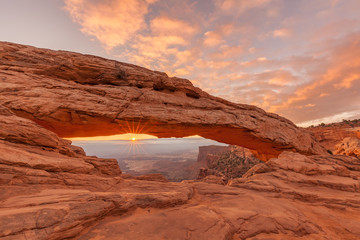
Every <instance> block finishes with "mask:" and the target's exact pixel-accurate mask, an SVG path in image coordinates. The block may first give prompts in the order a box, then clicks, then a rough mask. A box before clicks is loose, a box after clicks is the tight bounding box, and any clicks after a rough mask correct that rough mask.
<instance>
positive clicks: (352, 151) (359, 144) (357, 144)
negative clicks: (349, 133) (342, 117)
mask: <svg viewBox="0 0 360 240" xmlns="http://www.w3.org/2000/svg"><path fill="white" fill-rule="evenodd" d="M334 154H340V155H347V156H354V157H357V158H360V139H358V138H350V137H347V138H344V139H343V141H342V142H341V143H339V144H338V145H336V146H335V151H334Z"/></svg>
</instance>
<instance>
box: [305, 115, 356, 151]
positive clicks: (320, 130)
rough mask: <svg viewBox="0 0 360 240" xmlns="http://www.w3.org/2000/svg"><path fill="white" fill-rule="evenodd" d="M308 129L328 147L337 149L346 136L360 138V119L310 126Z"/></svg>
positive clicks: (331, 149)
mask: <svg viewBox="0 0 360 240" xmlns="http://www.w3.org/2000/svg"><path fill="white" fill-rule="evenodd" d="M308 130H309V131H310V132H312V133H313V134H314V136H315V138H316V139H317V140H318V141H319V142H320V143H321V145H323V146H324V147H325V148H326V149H328V150H330V151H335V150H336V145H338V144H340V143H341V142H342V141H343V140H344V139H345V138H348V137H350V138H357V139H360V119H357V120H353V121H348V120H344V121H343V122H339V123H332V124H328V125H323V126H322V125H319V126H317V127H309V128H308Z"/></svg>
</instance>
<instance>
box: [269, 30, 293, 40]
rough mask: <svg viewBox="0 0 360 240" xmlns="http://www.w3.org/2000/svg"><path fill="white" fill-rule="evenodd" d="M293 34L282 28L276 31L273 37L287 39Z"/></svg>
mask: <svg viewBox="0 0 360 240" xmlns="http://www.w3.org/2000/svg"><path fill="white" fill-rule="evenodd" d="M291 33H292V31H291V29H288V28H281V29H276V30H274V32H273V36H274V37H277V38H287V37H290V36H291Z"/></svg>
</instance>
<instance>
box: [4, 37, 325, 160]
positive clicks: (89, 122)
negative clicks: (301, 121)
mask: <svg viewBox="0 0 360 240" xmlns="http://www.w3.org/2000/svg"><path fill="white" fill-rule="evenodd" d="M0 79H1V85H0V91H1V95H0V104H3V105H4V106H6V107H8V108H9V109H11V110H12V111H13V112H15V113H16V114H17V115H18V116H21V117H25V118H28V119H31V120H34V121H35V122H36V123H38V124H40V125H41V126H43V127H45V128H47V129H49V130H51V131H53V132H55V133H57V134H58V135H59V136H61V137H80V136H100V135H114V134H121V133H126V132H142V133H147V134H151V135H154V136H158V137H185V136H190V135H200V136H203V137H205V138H208V139H213V140H216V141H220V142H224V143H228V144H233V145H239V146H244V147H246V148H249V149H252V150H253V151H254V152H255V153H256V154H257V156H258V157H259V158H260V159H263V160H267V159H269V158H271V157H276V156H278V155H279V153H281V152H282V151H284V150H291V151H296V152H300V153H303V154H326V152H325V150H324V149H323V148H322V147H321V146H320V145H319V144H318V143H317V142H316V141H315V140H314V139H313V137H312V136H311V135H310V134H309V133H308V132H307V131H306V130H304V129H299V128H297V127H296V126H295V125H294V124H293V123H292V122H290V121H289V120H287V119H285V118H283V117H280V116H278V115H276V114H272V113H266V112H265V111H263V110H262V109H260V108H257V107H254V106H249V105H244V104H234V103H230V102H228V101H226V100H223V99H220V98H217V97H213V96H210V95H209V94H207V93H205V92H203V91H201V90H200V89H199V88H195V87H194V86H193V85H192V84H191V83H190V81H188V80H186V79H180V78H176V77H168V76H167V75H166V74H165V73H161V72H157V71H150V70H148V69H145V68H141V67H138V66H135V65H131V64H126V63H120V62H116V61H113V60H106V59H103V58H100V57H95V56H89V55H82V54H78V53H71V52H65V51H51V50H46V49H38V48H34V47H29V46H24V45H18V44H11V43H6V42H0Z"/></svg>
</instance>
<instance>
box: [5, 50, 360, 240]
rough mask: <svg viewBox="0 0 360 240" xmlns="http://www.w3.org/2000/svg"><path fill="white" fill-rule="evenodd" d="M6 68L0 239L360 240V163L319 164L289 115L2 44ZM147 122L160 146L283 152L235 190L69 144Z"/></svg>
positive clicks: (90, 61)
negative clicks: (128, 166)
mask: <svg viewBox="0 0 360 240" xmlns="http://www.w3.org/2000/svg"><path fill="white" fill-rule="evenodd" d="M0 64H1V65H0V83H1V84H0V239H4V240H15V239H16V240H17V239H36V240H40V239H47V240H48V239H50V240H55V239H109V240H111V239H117V240H119V239H120V240H121V239H134V240H135V239H179V240H183V239H194V240H195V239H196V240H201V239H204V240H205V239H206V240H208V239H214V240H215V239H216V240H219V239H224V240H228V239H254V240H255V239H354V240H355V239H359V238H360V231H359V227H358V226H359V224H360V217H359V216H360V183H359V179H360V160H359V159H357V158H355V157H350V156H331V155H328V154H327V155H311V154H312V153H322V152H324V150H323V149H322V147H321V146H320V145H319V144H318V143H317V141H316V140H314V139H313V138H312V137H311V136H310V134H308V133H307V132H302V131H303V130H302V129H298V128H297V127H296V126H295V125H293V124H292V123H291V122H289V121H287V120H285V119H283V118H281V117H278V116H276V115H273V114H268V113H265V112H263V111H262V110H260V109H258V108H255V107H251V106H246V105H237V104H232V103H228V102H226V101H224V100H221V99H217V98H214V97H211V96H209V95H207V94H206V93H203V92H202V91H200V90H198V89H196V88H194V87H192V85H191V84H190V83H189V82H187V81H185V80H181V79H180V80H179V79H173V78H167V77H166V76H165V75H164V74H161V73H156V72H152V71H149V70H146V69H143V68H140V67H136V66H133V65H130V64H122V63H116V62H114V61H110V60H105V59H101V58H97V57H93V56H84V55H80V54H75V53H68V52H61V51H59V52H54V51H50V50H44V49H36V48H32V47H28V46H22V45H16V44H10V43H1V44H0ZM117 64H118V65H117ZM117 68H119V69H120V70H121V71H119V69H117ZM115 70H116V71H115ZM115 72H117V73H118V75H119V76H116V78H117V79H118V81H115V78H114V73H115ZM132 74H133V75H132ZM124 76H126V79H127V81H125V83H124V84H123V79H124V78H125V77H124ZM153 76H154V78H153ZM158 76H163V77H164V79H162V80H161V81H160V80H156V79H157V77H158ZM129 79H130V80H131V79H133V80H134V83H135V85H134V86H133V85H131V86H130V83H131V84H133V83H132V81H130V80H129ZM135 80H138V81H139V83H143V84H144V85H141V87H140V85H139V86H136V83H137V82H136V81H135ZM166 81H169V82H166ZM98 83H102V84H98ZM145 83H146V84H149V86H148V85H146V84H145ZM155 83H157V84H155ZM170 83H173V84H174V86H175V88H170V89H169V86H170V85H171V84H170ZM175 83H176V84H178V85H176V84H175ZM158 84H160V86H159V85H158ZM161 84H163V85H161ZM172 90H173V91H172ZM190 90H192V91H190ZM186 93H187V94H186ZM161 101H162V102H161ZM165 102H166V103H167V104H165ZM160 103H161V104H160ZM206 114H208V115H206ZM204 116H206V117H204ZM140 119H142V120H141V121H145V119H146V124H148V125H147V126H151V129H149V130H148V131H149V133H152V134H154V135H158V136H168V134H170V135H179V136H182V135H186V134H192V133H201V134H202V135H203V136H211V137H212V138H213V139H219V140H222V139H223V140H224V142H229V143H232V142H234V143H237V144H240V145H245V146H250V147H252V149H254V150H259V152H260V153H261V154H259V155H261V156H263V157H264V158H263V159H268V158H269V156H270V155H272V154H273V155H276V156H278V154H280V153H281V154H280V155H279V156H278V157H277V158H272V159H270V160H269V161H267V162H264V163H260V164H257V165H255V166H254V167H253V168H251V169H250V170H249V171H248V172H247V173H246V174H245V175H244V176H243V177H242V178H237V179H233V180H232V181H231V182H230V183H229V184H228V185H227V186H222V185H218V184H209V183H205V182H197V181H184V182H182V183H171V182H166V181H165V180H164V179H163V178H161V176H147V177H140V178H131V177H129V176H122V174H121V171H120V169H119V167H118V165H117V163H116V161H115V160H114V159H100V158H96V157H88V156H86V155H85V154H84V152H83V150H82V149H81V148H78V147H74V146H72V145H71V143H70V141H67V140H64V139H62V138H60V137H59V135H61V136H80V135H95V134H98V133H101V132H102V131H104V132H105V133H107V134H113V133H121V132H123V131H127V130H126V129H123V128H122V127H124V126H126V125H124V124H126V121H134V122H139V121H140ZM161 123H163V124H164V123H166V124H165V126H164V125H163V124H161ZM134 126H136V124H135V125H134ZM170 127H174V128H175V129H174V130H172V129H171V128H170ZM87 129H89V131H86V130H87ZM101 130H102V131H101ZM165 130H166V131H165ZM57 134H59V135H57ZM201 134H200V135H201ZM232 135H235V136H232ZM239 139H243V140H239ZM245 142H248V143H247V144H245ZM242 143H244V144H242ZM285 150H290V152H288V151H285ZM300 153H304V154H307V155H308V156H305V155H302V154H300ZM265 156H266V157H265Z"/></svg>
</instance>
